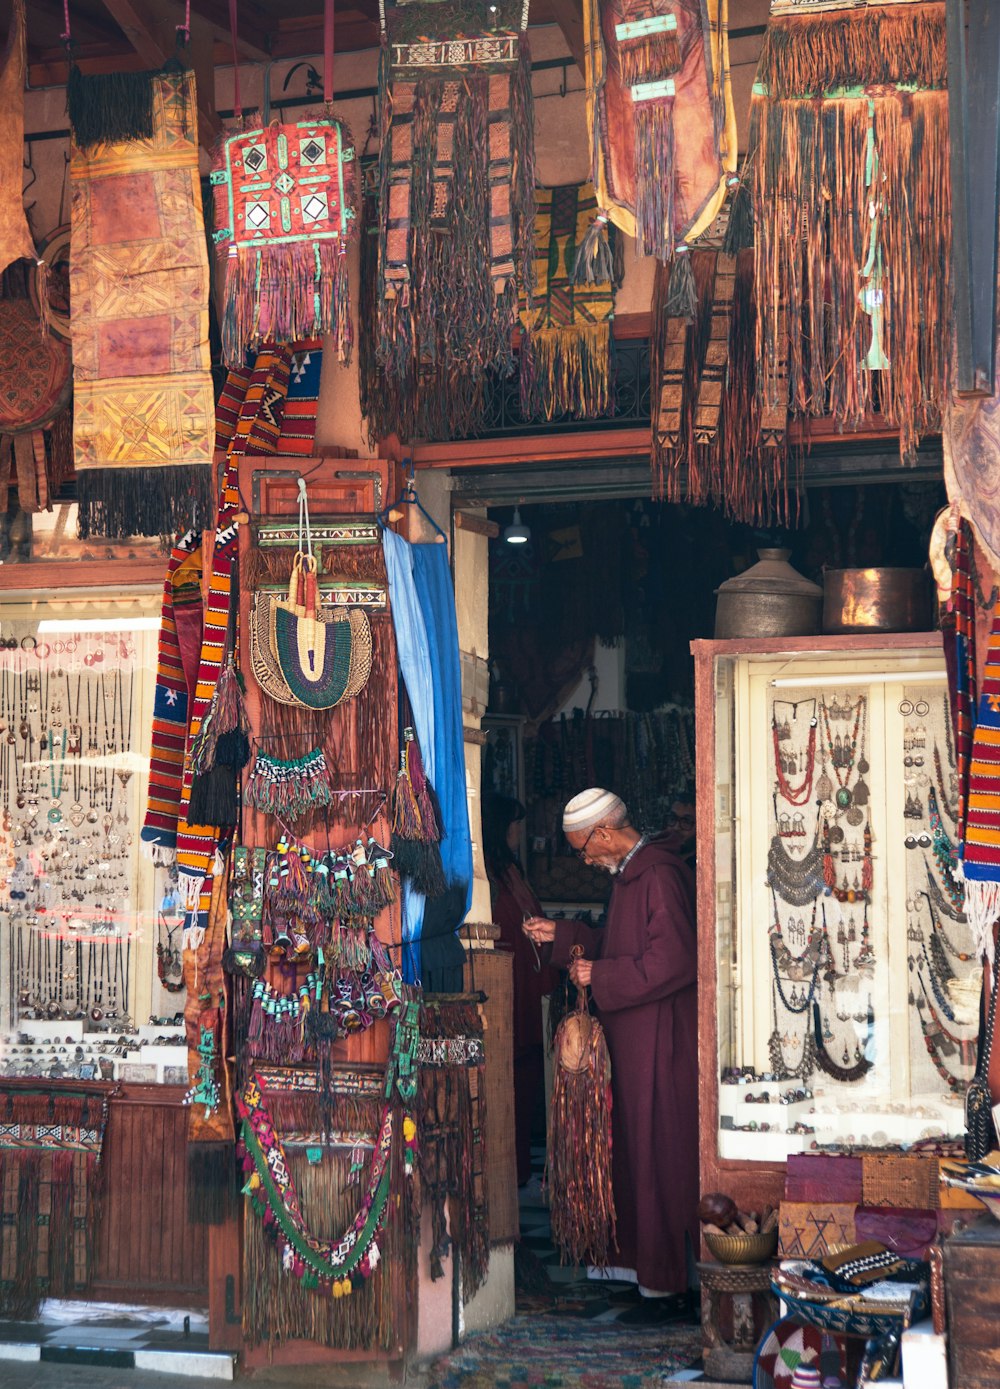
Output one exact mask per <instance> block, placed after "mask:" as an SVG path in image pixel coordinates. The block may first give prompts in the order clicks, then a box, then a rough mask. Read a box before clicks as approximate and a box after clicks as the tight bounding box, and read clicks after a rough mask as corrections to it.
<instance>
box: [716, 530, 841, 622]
mask: <svg viewBox="0 0 1000 1389" xmlns="http://www.w3.org/2000/svg"><path fill="white" fill-rule="evenodd" d="M757 554H758V555H759V557H760V559H759V563H757V564H754V565H751V567H750V568H749V569H747V570H746V571H745V572H744V573H742V574H737V575H736V576H735V578H732V579H727V580H726V582H725V583H724V584H720V585H719V587H718V588H717V589H716V590H715V592H716V596H717V598H718V600H719V601H718V603H717V604H716V606H715V635H716V638H719V639H723V638H732V637H811V636H813V635H815V633H816V632H818V631H819V618H820V605H821V603H822V601H823V590H822V589H821V588H820V586H819V584H814V583H810V581H809V580H808V579H805V578H803V576H802V575H801V574H799V573H797V572H796V571H795V570H794V569H793V568H792V566H791V565H790V564H789V563H788V557H789V555H790V554H791V551H790V550H778V549H772V550H758V551H757Z"/></svg>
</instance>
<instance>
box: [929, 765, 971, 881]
mask: <svg viewBox="0 0 1000 1389" xmlns="http://www.w3.org/2000/svg"><path fill="white" fill-rule="evenodd" d="M927 816H928V819H929V820H930V824H931V847H932V850H933V853H934V862H935V863H936V864H937V867H938V872H939V873H940V875H941V881H942V883H943V884H944V890H945V892H947V894H948V896H949V897H950V898H951V900H952V902H953V904H954V905H955V906H956V907H964V906H965V883H964V882H962V880H961V879H960V878H958V877H957V876H956V872H955V870H956V867H957V865H958V849H957V847H956V846H955V845H954V844H952V842H951V840H950V839H949V838H948V834H947V832H946V830H945V827H944V824H943V822H942V820H941V812H940V810H939V809H938V803H937V795H936V794H935V791H934V787H933V786H929V787H928V788H927Z"/></svg>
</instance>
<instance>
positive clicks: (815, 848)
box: [767, 818, 824, 907]
mask: <svg viewBox="0 0 1000 1389" xmlns="http://www.w3.org/2000/svg"><path fill="white" fill-rule="evenodd" d="M819 827H820V819H819V818H818V819H817V821H816V833H815V834H814V836H813V842H812V845H811V846H810V847H809V849H807V851H806V853H805V855H804V856H803V857H802V858H801V859H793V858H792V857H791V855H790V854H789V853H788V852H787V850H786V849H785V846H784V844H783V843H782V842H781V834H780V833H778V834H775V835H774V836H772V839H771V846H770V848H769V849H768V851H767V884H768V887H770V888H772V889H773V890H774V891H775V892H777V894H778V896H779V897H780V898H781V899H782V901H783V902H787V903H788V905H789V906H790V907H804V906H807V905H808V903H810V902H814V901H815V900H816V898H817V897H819V895H820V894H821V893H822V892H823V891H824V877H823V853H822V850H821V849H820V846H819Z"/></svg>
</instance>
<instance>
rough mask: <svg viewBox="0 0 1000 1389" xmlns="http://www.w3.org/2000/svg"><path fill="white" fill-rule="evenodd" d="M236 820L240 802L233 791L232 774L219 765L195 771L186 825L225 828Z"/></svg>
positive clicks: (234, 777) (228, 769) (230, 770)
mask: <svg viewBox="0 0 1000 1389" xmlns="http://www.w3.org/2000/svg"><path fill="white" fill-rule="evenodd" d="M239 818H240V801H239V796H238V794H237V790H236V773H235V772H234V771H233V769H232V767H224V766H223V765H222V764H221V763H219V764H218V765H217V766H213V767H210V768H209V770H208V771H207V772H199V773H198V775H197V776H194V777H192V779H191V798H190V800H189V802H188V824H189V825H214V826H216V827H217V828H220V829H225V828H227V827H228V826H230V825H235V824H236V823H237V822H238V821H239Z"/></svg>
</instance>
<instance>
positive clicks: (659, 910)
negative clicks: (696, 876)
mask: <svg viewBox="0 0 1000 1389" xmlns="http://www.w3.org/2000/svg"><path fill="white" fill-rule="evenodd" d="M563 829H564V831H565V834H566V838H567V840H568V841H569V843H570V845H571V846H572V848H573V849H574V850H575V851H576V852H577V853H578V854H579V855H580V856H581V857H582V858H583V859H584V861H585V862H587V863H590V864H594V865H596V866H599V867H601V868H605V869H607V870H608V872H609V873H612V874H613V875H614V887H613V889H612V892H611V901H610V903H609V906H608V916H607V923H606V925H605V926H604V927H603V928H594V927H591V926H585V925H584V924H583V923H581V922H574V921H558V922H556V921H549V920H547V919H546V918H542V917H535V918H533V919H532V920H531V921H529V922H526V923H525V926H524V930H525V932H526V933H527V934H528V935H530V936H531V937H532V939H533V940H534V941H535V942H536V943H542V942H546V943H550V944H551V947H552V949H551V959H552V963H553V964H556V965H559V966H561V967H563V968H567V967H568V968H569V972H570V978H571V979H572V980H573V982H574V983H575V984H577V985H578V986H586V987H588V988H589V989H590V990H591V992H592V994H593V997H594V1002H595V1003H596V1005H597V1009H598V1012H599V1015H600V1019H601V1023H602V1024H603V1027H604V1031H605V1035H606V1037H607V1041H608V1048H609V1051H610V1053H611V1067H612V1071H611V1087H612V1096H613V1109H612V1140H613V1148H612V1181H613V1185H614V1195H615V1207H616V1210H617V1215H618V1249H619V1254H618V1257H617V1258H616V1259H615V1264H616V1266H617V1271H621V1270H628V1271H629V1273H630V1274H631V1276H634V1278H635V1280H636V1282H637V1283H638V1285H639V1291H640V1293H643V1294H646V1295H647V1297H650V1296H652V1297H655V1296H657V1295H659V1296H660V1297H662V1296H663V1295H665V1294H670V1293H675V1294H677V1293H684V1292H686V1290H687V1287H688V1273H687V1270H688V1255H687V1247H686V1238H685V1237H690V1240H691V1248H692V1249H694V1250H697V1243H696V1238H697V1219H696V1208H697V1204H698V998H697V949H696V937H695V906H694V881H693V878H692V875H691V871H690V869H689V868H688V866H687V865H686V864H685V863H684V861H683V860H682V859H681V858H679V857H678V855H677V854H676V852H675V851H674V849H673V848H672V847H671V844H672V842H674V841H673V840H672V839H669V838H661V837H656V838H646V837H645V836H640V834H639V833H638V831H637V830H635V829H634V828H633V827H632V825H631V824H630V823H629V818H628V812H627V810H626V808H625V805H624V804H623V802H622V801H621V800H620V799H619V798H618V797H617V796H615V795H612V794H611V793H610V792H608V791H604V790H602V789H600V788H592V789H591V790H589V791H584V792H582V793H581V794H580V795H579V796H576V797H574V799H573V800H572V801H570V802H569V804H568V805H567V806H566V809H565V812H564V815H563ZM574 945H581V946H583V949H584V957H583V958H580V959H575V960H573V959H572V958H571V951H572V949H573V946H574ZM644 1312H645V1313H647V1314H648V1315H649V1316H650V1317H655V1316H656V1315H657V1309H656V1308H655V1306H654V1305H653V1304H652V1303H649V1302H647V1303H646V1304H645V1306H644Z"/></svg>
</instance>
